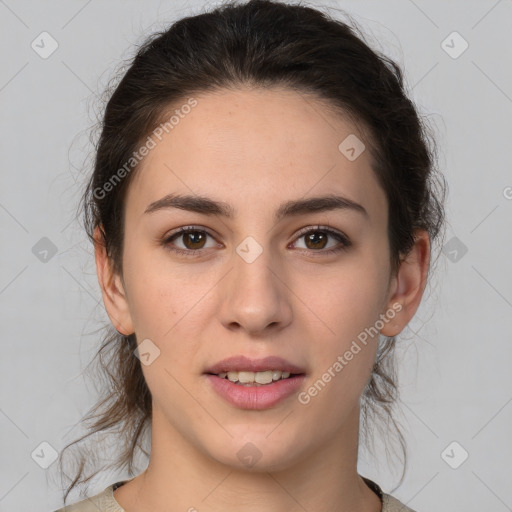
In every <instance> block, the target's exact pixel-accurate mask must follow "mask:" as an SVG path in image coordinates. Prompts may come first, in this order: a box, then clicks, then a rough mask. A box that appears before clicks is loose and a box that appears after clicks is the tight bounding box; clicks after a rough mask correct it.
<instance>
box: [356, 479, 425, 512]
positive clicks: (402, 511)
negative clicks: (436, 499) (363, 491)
mask: <svg viewBox="0 0 512 512" xmlns="http://www.w3.org/2000/svg"><path fill="white" fill-rule="evenodd" d="M362 478H363V480H364V481H365V483H366V485H368V487H369V488H370V489H372V491H373V492H374V493H375V494H377V496H378V497H379V498H380V500H381V501H382V511H381V512H415V511H414V510H412V508H409V507H408V506H406V505H404V504H403V503H402V502H401V501H399V500H397V499H396V498H394V497H393V496H391V494H386V493H385V492H384V491H383V490H382V489H381V488H380V485H378V484H376V483H375V482H374V481H373V480H370V479H369V478H366V477H364V476H363V477H362Z"/></svg>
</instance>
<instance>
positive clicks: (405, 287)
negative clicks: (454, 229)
mask: <svg viewBox="0 0 512 512" xmlns="http://www.w3.org/2000/svg"><path fill="white" fill-rule="evenodd" d="M414 239H415V243H414V246H413V247H412V249H411V250H410V251H409V253H408V254H407V256H406V257H405V258H404V260H403V261H402V262H401V263H400V268H399V269H398V272H397V275H396V276H395V277H394V279H393V287H392V291H391V292H390V293H391V296H390V297H389V299H388V303H387V310H388V311H389V310H390V309H393V310H395V311H397V312H396V314H395V315H394V317H393V319H392V320H391V321H389V322H388V323H387V324H386V325H385V326H384V327H383V328H382V330H381V334H383V335H384V336H388V337H391V336H396V335H397V334H399V333H400V332H402V331H403V329H404V328H405V327H406V326H407V324H408V323H409V322H410V321H411V319H412V317H413V316H414V314H415V313H416V311H417V309H418V307H419V305H420V303H421V298H422V296H423V292H424V290H425V285H426V280H427V274H428V268H429V264H430V237H429V235H428V232H426V231H425V230H417V231H416V232H415V237H414ZM397 303H398V304H400V306H401V307H400V308H398V307H397V305H396V304H397Z"/></svg>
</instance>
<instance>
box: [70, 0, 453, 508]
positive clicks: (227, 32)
mask: <svg viewBox="0 0 512 512" xmlns="http://www.w3.org/2000/svg"><path fill="white" fill-rule="evenodd" d="M429 142H431V140H430V139H429V137H428V134H427V130H426V127H425V126H424V124H423V123H422V122H421V121H420V118H419V116H418V114H417V112H416V109H415V107H414V105H413V104H412V102H411V101H410V100H409V99H408V98H407V96H406V94H405V91H404V87H403V83H402V74H401V71H400V68H399V67H398V66H397V65H396V64H395V63H394V62H393V61H391V60H389V59H388V58H386V57H385V56H383V55H380V54H378V53H376V52H375V51H373V50H372V49H370V48H369V46H368V45H367V44H366V43H365V42H364V41H363V38H362V37H360V36H357V35H356V34H355V31H354V29H353V28H351V27H349V26H348V25H346V24H344V23H343V22H341V21H337V20H334V19H331V18H329V17H328V16H327V15H325V14H323V13H321V12H320V11H318V10H316V9H312V8H308V7H304V6H298V5H287V4H284V3H280V2H271V1H267V0H252V1H249V2H247V3H243V4H224V5H223V6H221V7H218V8H216V9H214V10H212V11H210V12H207V13H204V14H201V15H197V16H191V17H187V18H184V19H182V20H180V21H178V22H176V23H175V24H173V25H172V26H171V27H170V28H169V29H168V30H167V31H165V32H162V33H159V34H155V35H154V36H152V37H151V38H150V39H149V40H147V42H146V43H145V44H144V45H143V46H142V48H140V50H139V51H138V54H137V55H136V57H135V59H134V60H133V62H132V63H131V66H130V67H129V69H128V70H127V72H126V73H125V74H124V76H123V78H122V80H121V81H120V83H119V84H118V85H117V87H116V88H115V90H114V92H113V94H112V95H111V97H110V100H109V102H108V104H107V106H106V109H105V114H104V119H103V124H102V132H101V137H100V140H99V143H98V146H97V154H96V160H95V167H94V172H93V174H92V176H91V178H90V182H89V184H88V187H87V190H86V193H85V195H84V203H83V206H84V209H85V221H86V222H85V224H86V229H87V232H88V235H89V236H90V238H91V240H92V241H93V243H94V247H95V254H96V266H97V273H98V281H99V284H100V286H101V290H102V295H103V300H104V304H105V307H106V311H107V313H108V315H109V318H110V319H111V322H112V325H113V326H114V327H115V330H116V332H114V331H113V330H112V329H111V331H112V333H111V334H110V335H108V336H106V338H105V340H104V343H103V346H102V348H101V349H100V351H99V352H98V354H99V355H102V354H105V353H107V351H110V354H111V357H110V359H109V360H108V361H105V360H103V359H102V364H103V365H104V369H105V371H106V374H107V375H108V377H109V379H111V386H110V388H109V390H108V392H106V395H105V397H103V399H102V401H101V402H100V403H99V404H98V406H97V408H96V409H95V410H94V411H93V413H91V415H90V416H89V417H90V418H94V419H95V423H94V424H93V425H92V427H91V432H90V433H89V434H88V435H91V434H92V433H102V432H105V433H106V432H116V433H117V434H118V435H119V436H120V437H119V439H120V441H119V445H118V446H119V448H120V455H119V459H117V460H116V461H114V462H115V464H116V467H117V468H120V467H123V466H124V465H126V464H128V467H129V470H130V474H131V475H133V472H132V462H133V457H134V454H135V451H136V449H142V450H143V448H142V444H141V443H142V440H143V438H144V434H145V433H149V434H150V437H151V446H150V453H149V454H148V456H149V463H148V465H147V468H146V469H145V470H144V471H143V472H141V473H139V474H138V475H136V476H134V477H133V478H131V479H128V480H122V481H118V482H116V483H115V484H113V485H111V486H109V487H107V488H106V489H105V490H104V491H103V492H101V493H100V494H96V495H95V496H93V497H89V498H87V499H85V500H82V501H80V502H79V503H77V504H75V505H71V506H69V505H68V506H67V507H65V508H62V509H60V511H61V512H62V511H64V510H67V511H77V512H78V511H80V512H86V511H93V512H97V511H112V512H113V511H117V512H120V511H123V510H124V511H126V512H149V511H155V510H159V511H160V510H161V511H163V510H165V511H170V512H177V511H195V510H197V511H200V512H202V511H204V512H206V511H208V512H221V511H227V510H235V509H236V510H237V511H241V512H252V511H260V510H266V511H272V512H278V511H285V510H286V511H288V512H289V511H310V512H313V511H314V512H335V511H336V512H348V511H350V512H378V511H382V512H392V511H398V510H400V511H410V510H411V509H410V508H408V507H407V506H405V505H404V504H403V503H400V501H398V500H397V499H396V498H394V497H392V496H391V495H389V494H387V493H385V492H383V491H382V490H381V488H380V487H379V485H378V484H377V483H375V482H373V481H371V480H369V479H368V478H365V477H363V476H361V475H359V474H358V471H357V460H358V448H359V437H360V435H361V434H363V433H364V432H368V429H370V428H371V425H372V421H371V419H372V418H373V419H376V418H378V416H379V414H381V415H382V413H384V414H387V415H388V419H389V420H391V422H393V416H392V415H391V414H392V407H391V406H392V404H393V402H394V401H395V400H396V398H397V388H396V384H395V381H394V378H393V364H392V363H393V348H394V346H395V343H396V336H397V335H398V334H399V333H400V332H401V331H402V330H403V329H404V328H405V327H406V325H407V324H408V322H409V321H410V320H411V319H412V317H413V316H414V314H415V312H416V310H417V308H418V306H419V304H420V302H421V299H422V296H423V292H424V289H425V286H426V284H427V278H428V276H429V274H430V272H429V271H430V270H431V268H432V258H431V254H432V244H433V242H434V240H436V239H439V236H440V234H441V233H442V229H441V228H442V227H443V220H444V210H443V195H444V188H443V185H442V183H443V180H442V177H441V176H437V171H436V168H435V159H434V150H433V149H432V148H433V146H431V145H430V144H429ZM438 178H441V180H438ZM440 184H441V185H440ZM82 439H83V438H82ZM82 439H80V440H79V441H81V440H82ZM76 442H78V441H76ZM69 446H70V445H68V447H69ZM68 447H66V448H68ZM86 462H87V461H86V456H85V455H83V458H82V460H81V465H80V468H79V470H78V472H77V473H76V474H75V475H73V477H74V478H73V481H72V482H71V484H70V485H69V487H68V489H67V493H66V495H65V499H66V498H67V495H68V494H69V492H70V490H71V489H72V488H73V487H74V486H75V485H77V484H78V483H79V482H87V481H88V480H89V479H90V478H91V476H89V477H88V478H86V477H85V474H84V473H85V470H84V467H85V463H86ZM61 464H62V456H61ZM63 472H64V470H63ZM96 473H97V472H96Z"/></svg>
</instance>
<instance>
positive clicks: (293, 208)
mask: <svg viewBox="0 0 512 512" xmlns="http://www.w3.org/2000/svg"><path fill="white" fill-rule="evenodd" d="M169 208H179V209H181V210H187V211H190V212H196V213H200V214H203V215H220V216H222V217H225V218H227V219H232V218H233V217H234V216H235V213H236V210H235V209H234V208H233V207H232V206H231V205H230V204H229V203H225V202H223V201H216V200H213V199H210V198H209V197H204V196H198V195H181V194H168V195H166V196H164V197H162V198H161V199H158V200H157V201H154V202H153V203H151V204H150V205H149V206H148V207H147V208H146V210H145V211H144V214H149V213H153V212H156V211H159V210H165V209H169ZM333 210H349V211H354V212H358V213H360V214H362V215H363V216H364V217H365V218H366V219H367V220H368V219H369V215H368V212H367V211H366V209H365V208H364V207H363V206H362V205H360V204H359V203H356V202H354V201H352V200H350V199H348V198H346V197H342V196H338V195H326V196H318V197H311V198H308V199H294V200H290V201H287V202H285V203H283V204H281V205H280V206H279V208H278V209H277V211H276V212H275V214H274V222H279V221H280V220H282V219H283V218H285V217H293V216H297V215H304V214H307V213H315V212H324V211H333Z"/></svg>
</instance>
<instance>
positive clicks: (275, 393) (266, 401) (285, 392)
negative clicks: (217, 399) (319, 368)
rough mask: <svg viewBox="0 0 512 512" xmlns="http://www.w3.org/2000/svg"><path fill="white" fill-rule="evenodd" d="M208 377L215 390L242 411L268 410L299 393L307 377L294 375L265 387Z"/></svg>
mask: <svg viewBox="0 0 512 512" xmlns="http://www.w3.org/2000/svg"><path fill="white" fill-rule="evenodd" d="M206 377H207V378H208V381H209V382H210V383H211V385H212V387H213V389H214V390H215V391H216V392H217V393H218V394H219V395H220V396H221V397H222V398H224V399H225V400H226V401H228V402H229V403H230V404H231V405H234V406H235V407H239V408H240V409H268V408H270V407H273V406H275V405H277V404H278V403H279V402H280V401H281V400H284V399H285V398H287V397H289V396H290V395H292V394H293V393H295V392H297V391H298V390H299V389H300V387H301V386H302V383H303V382H304V379H305V377H306V376H305V375H304V374H302V375H294V376H293V377H289V378H287V379H282V380H277V381H275V382H272V384H265V385H263V386H242V385H241V384H235V383H233V382H231V381H229V380H228V379H225V378H224V379H221V378H220V377H218V376H217V375H211V374H207V375H206Z"/></svg>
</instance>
